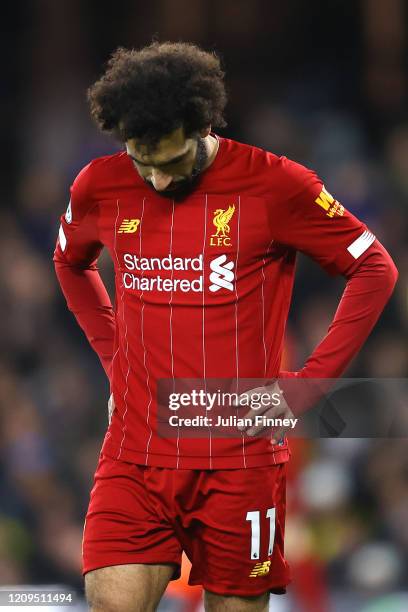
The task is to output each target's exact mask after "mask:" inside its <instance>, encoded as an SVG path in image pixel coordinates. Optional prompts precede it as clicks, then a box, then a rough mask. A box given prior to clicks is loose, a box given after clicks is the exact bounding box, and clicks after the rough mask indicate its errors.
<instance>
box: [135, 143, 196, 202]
mask: <svg viewBox="0 0 408 612" xmlns="http://www.w3.org/2000/svg"><path fill="white" fill-rule="evenodd" d="M207 160H208V153H207V148H206V146H205V143H204V139H203V138H201V137H198V138H197V153H196V158H195V162H194V166H193V170H192V172H191V174H190V176H188V177H186V178H183V179H181V180H179V181H175V182H174V183H170V186H169V187H168V188H167V189H164V190H163V191H158V190H157V189H155V188H154V187H153V185H152V183H150V182H149V181H146V180H145V183H146V184H147V185H148V186H149V187H150V188H151V189H153V191H154V192H155V193H157V195H160V196H163V197H164V198H170V199H172V200H182V199H183V198H185V197H186V196H188V195H189V194H190V193H191V192H192V191H193V189H194V188H195V186H196V184H197V182H198V180H199V178H200V174H201V172H202V171H203V170H204V168H205V165H206V163H207Z"/></svg>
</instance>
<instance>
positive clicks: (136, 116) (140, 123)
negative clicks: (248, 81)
mask: <svg viewBox="0 0 408 612" xmlns="http://www.w3.org/2000/svg"><path fill="white" fill-rule="evenodd" d="M88 100H89V102H90V107H91V114H92V117H93V118H94V119H95V120H96V122H97V124H98V126H99V128H100V129H101V130H102V131H106V132H110V133H112V134H113V135H114V136H116V137H117V138H118V139H119V140H121V141H123V142H125V141H126V140H128V139H129V138H137V139H139V140H140V142H142V143H143V144H146V145H148V146H151V147H154V146H155V145H156V144H157V143H158V141H159V140H160V139H161V138H163V136H166V135H167V134H169V133H170V132H172V131H174V130H175V129H177V128H179V127H183V128H184V132H185V135H186V136H190V135H191V134H193V133H194V132H198V131H200V130H202V129H205V128H207V127H208V126H209V125H212V126H214V127H224V126H225V125H226V123H225V121H224V117H223V111H224V108H225V105H226V102H227V96H226V91H225V84H224V72H223V70H222V68H221V64H220V60H219V58H218V57H217V55H216V54H215V53H208V52H206V51H203V50H202V49H200V48H199V47H197V46H196V45H193V44H191V43H181V42H178V43H171V42H165V43H158V42H153V43H152V44H150V45H149V46H147V47H144V48H143V49H140V50H135V49H124V48H123V47H119V48H118V49H117V50H116V51H115V52H114V53H113V55H112V56H111V58H110V60H109V62H108V65H107V69H106V72H105V73H104V75H103V76H102V77H101V78H100V79H99V80H98V81H96V83H94V84H93V85H92V86H91V87H90V88H89V90H88Z"/></svg>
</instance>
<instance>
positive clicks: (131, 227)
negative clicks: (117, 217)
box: [118, 219, 140, 234]
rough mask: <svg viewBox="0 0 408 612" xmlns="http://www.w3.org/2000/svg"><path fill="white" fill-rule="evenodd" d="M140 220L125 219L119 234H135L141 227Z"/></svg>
mask: <svg viewBox="0 0 408 612" xmlns="http://www.w3.org/2000/svg"><path fill="white" fill-rule="evenodd" d="M139 224H140V219H123V221H122V223H121V224H120V227H119V229H118V234H134V233H135V231H136V230H137V228H138V227H139Z"/></svg>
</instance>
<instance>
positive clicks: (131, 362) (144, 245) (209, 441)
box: [55, 138, 374, 469]
mask: <svg viewBox="0 0 408 612" xmlns="http://www.w3.org/2000/svg"><path fill="white" fill-rule="evenodd" d="M219 140H220V148H219V151H218V154H217V157H216V159H215V161H214V162H213V163H212V165H211V166H210V167H209V168H208V169H207V170H206V171H204V172H203V173H202V175H201V177H200V179H199V182H198V184H197V186H196V187H195V189H194V191H193V192H192V193H191V195H189V196H188V197H186V198H185V199H183V200H182V201H172V200H171V199H168V198H164V197H161V196H160V195H158V194H156V193H155V192H154V191H153V190H152V189H151V188H149V187H148V186H147V185H146V184H145V183H144V181H143V180H142V179H141V177H140V176H139V174H138V173H137V170H136V169H135V168H134V166H133V163H132V161H131V159H130V158H129V157H128V155H127V154H126V153H118V154H115V155H111V156H108V157H103V158H99V159H96V160H94V161H92V162H91V163H90V164H89V165H88V166H86V167H85V168H84V169H83V170H82V171H81V172H80V174H79V175H78V177H77V178H76V180H75V182H74V183H73V185H72V188H71V201H70V206H69V209H68V211H67V213H66V214H65V215H63V216H62V217H61V228H60V233H59V240H58V242H57V248H56V252H55V258H56V260H57V261H59V262H63V263H64V264H65V265H67V266H70V267H74V268H75V267H78V268H82V269H85V268H88V269H89V270H92V269H94V265H95V262H96V260H97V258H98V256H99V254H100V251H101V250H102V248H103V247H105V248H106V249H108V251H109V253H110V256H111V258H112V261H113V263H114V268H115V286H116V300H115V307H114V313H113V314H112V317H114V319H113V318H112V322H113V327H114V343H113V346H111V345H110V344H109V342H108V343H107V344H106V346H108V347H109V346H110V348H105V354H104V355H101V354H100V357H101V359H102V361H103V362H105V366H106V364H107V363H109V371H110V378H111V388H112V392H113V395H114V399H115V404H116V410H115V412H114V414H113V418H112V422H111V424H110V426H109V429H108V431H107V433H106V436H105V440H104V444H103V452H104V453H105V454H107V455H109V456H111V457H117V458H118V459H122V460H128V461H132V462H135V463H139V464H145V465H154V466H162V467H178V468H197V469H224V468H244V467H256V466H260V465H269V464H274V463H279V462H283V461H286V460H287V459H288V456H289V450H288V447H287V442H286V440H285V442H284V444H283V445H273V446H272V445H271V444H270V443H269V440H268V439H266V438H259V439H250V438H248V437H244V436H242V437H237V438H228V439H223V438H213V437H211V435H210V434H209V435H208V438H200V439H187V438H185V437H183V438H176V437H175V438H171V439H166V438H161V437H160V436H159V435H158V433H157V423H156V412H157V404H156V391H157V381H158V380H159V379H162V378H166V379H169V378H175V379H177V378H199V379H202V378H261V377H267V378H269V377H275V376H278V374H279V369H280V361H281V355H282V346H283V337H284V331H285V324H286V320H287V316H288V310H289V305H290V300H291V293H292V285H293V277H294V266H295V257H296V251H297V250H300V251H303V252H304V253H306V254H307V255H309V256H311V257H312V258H313V259H315V260H316V261H317V262H318V263H319V264H320V265H321V266H323V267H324V268H325V269H326V270H327V271H328V272H329V273H330V274H348V273H350V271H352V269H353V266H355V264H356V260H357V259H358V257H359V255H360V254H361V253H363V252H364V251H365V250H366V249H367V247H368V246H369V245H370V244H371V242H373V240H374V237H373V236H372V234H370V233H369V232H368V230H367V228H366V226H365V225H364V224H363V223H361V222H360V221H359V220H357V219H356V218H355V217H354V216H353V215H351V214H350V213H349V212H348V211H347V210H345V209H344V208H343V206H342V205H341V204H339V203H338V202H337V201H336V200H334V198H333V197H332V196H331V195H330V194H329V193H328V192H327V191H326V190H325V188H324V186H323V184H322V181H321V180H320V179H319V178H318V177H317V176H316V174H315V173H314V172H312V171H310V170H308V169H306V168H305V167H303V166H301V165H299V164H297V163H295V162H293V161H290V160H288V159H286V158H285V157H278V156H276V155H273V154H271V153H268V152H265V151H263V150H261V149H258V148H255V147H252V146H248V145H244V144H240V143H238V142H235V141H232V140H228V139H222V138H220V139H219ZM74 290H75V289H74ZM103 316H105V317H106V316H108V314H107V312H105V313H104V315H103ZM101 317H102V313H101ZM103 324H104V323H103V321H102V319H101V325H102V326H103ZM96 333H97V332H95V334H96ZM95 334H94V335H95ZM100 352H102V351H100ZM107 369H108V368H107Z"/></svg>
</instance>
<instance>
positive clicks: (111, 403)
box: [108, 393, 115, 425]
mask: <svg viewBox="0 0 408 612" xmlns="http://www.w3.org/2000/svg"><path fill="white" fill-rule="evenodd" d="M114 410H115V400H114V399H113V393H111V396H110V398H109V401H108V423H109V425H110V424H111V420H112V414H113V411H114Z"/></svg>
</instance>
